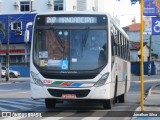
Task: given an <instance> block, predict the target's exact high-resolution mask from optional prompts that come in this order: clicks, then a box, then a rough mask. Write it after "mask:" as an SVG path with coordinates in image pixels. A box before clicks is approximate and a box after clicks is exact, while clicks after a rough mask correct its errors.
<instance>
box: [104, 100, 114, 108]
mask: <svg viewBox="0 0 160 120" xmlns="http://www.w3.org/2000/svg"><path fill="white" fill-rule="evenodd" d="M103 108H104V109H111V108H112V100H111V99H110V100H104V101H103Z"/></svg>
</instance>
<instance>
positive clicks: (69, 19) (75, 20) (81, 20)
mask: <svg viewBox="0 0 160 120" xmlns="http://www.w3.org/2000/svg"><path fill="white" fill-rule="evenodd" d="M54 23H73V24H74V23H97V17H46V24H54Z"/></svg>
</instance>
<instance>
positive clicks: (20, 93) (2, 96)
mask: <svg viewBox="0 0 160 120" xmlns="http://www.w3.org/2000/svg"><path fill="white" fill-rule="evenodd" d="M28 92H30V91H27V92H17V93H10V94H5V95H4V94H3V95H0V97H1V96H2V97H4V96H9V95H16V94H21V93H28Z"/></svg>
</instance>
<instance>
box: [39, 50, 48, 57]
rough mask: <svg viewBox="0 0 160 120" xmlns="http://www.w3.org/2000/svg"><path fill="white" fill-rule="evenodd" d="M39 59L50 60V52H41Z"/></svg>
mask: <svg viewBox="0 0 160 120" xmlns="http://www.w3.org/2000/svg"><path fill="white" fill-rule="evenodd" d="M39 58H48V52H47V51H40V52H39Z"/></svg>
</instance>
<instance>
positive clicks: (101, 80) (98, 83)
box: [94, 72, 109, 87]
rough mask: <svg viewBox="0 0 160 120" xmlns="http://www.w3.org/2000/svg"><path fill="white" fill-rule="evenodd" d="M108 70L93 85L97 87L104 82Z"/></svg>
mask: <svg viewBox="0 0 160 120" xmlns="http://www.w3.org/2000/svg"><path fill="white" fill-rule="evenodd" d="M108 76H109V72H107V73H105V74H103V75H102V77H101V78H100V79H99V80H98V81H97V82H96V83H95V84H94V87H99V86H102V85H104V84H105V82H106V80H107V79H108Z"/></svg>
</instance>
